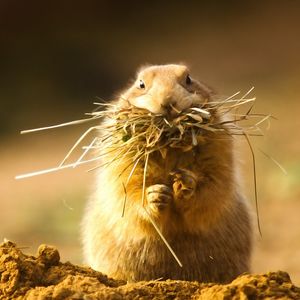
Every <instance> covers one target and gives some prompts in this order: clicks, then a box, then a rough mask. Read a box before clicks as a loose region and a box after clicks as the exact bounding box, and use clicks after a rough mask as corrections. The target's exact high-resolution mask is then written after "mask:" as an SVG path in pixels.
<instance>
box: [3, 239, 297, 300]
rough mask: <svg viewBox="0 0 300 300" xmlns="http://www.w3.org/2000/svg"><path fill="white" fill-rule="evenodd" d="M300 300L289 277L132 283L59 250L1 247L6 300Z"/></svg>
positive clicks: (276, 274)
mask: <svg viewBox="0 0 300 300" xmlns="http://www.w3.org/2000/svg"><path fill="white" fill-rule="evenodd" d="M266 298H267V299H300V288H299V287H296V286H295V285H293V284H292V282H291V280H290V277H289V275H288V274H287V273H285V272H282V271H278V272H270V273H267V274H262V275H250V274H244V275H241V276H239V277H238V278H236V279H235V280H234V281H232V282H231V283H230V284H226V285H219V284H213V283H200V282H186V281H177V280H176V281H175V280H167V281H148V282H137V283H126V282H124V281H120V280H114V279H111V278H108V277H107V276H106V275H104V274H102V273H100V272H96V271H94V270H92V269H91V268H86V267H79V266H76V265H73V264H71V263H69V262H67V263H61V262H60V256H59V252H58V250H57V249H55V248H54V247H52V246H47V245H41V246H40V247H39V249H38V254H37V256H36V257H35V256H29V255H25V254H24V253H22V251H21V249H20V248H18V247H17V246H16V244H14V243H12V242H5V243H3V244H2V245H1V246H0V299H40V300H44V299H87V300H89V299H266Z"/></svg>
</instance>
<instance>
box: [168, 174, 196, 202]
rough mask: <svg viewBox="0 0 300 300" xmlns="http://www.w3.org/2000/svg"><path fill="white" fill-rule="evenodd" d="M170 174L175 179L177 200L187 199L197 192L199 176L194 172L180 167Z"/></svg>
mask: <svg viewBox="0 0 300 300" xmlns="http://www.w3.org/2000/svg"><path fill="white" fill-rule="evenodd" d="M170 175H171V176H172V179H173V192H174V198H175V200H187V199H190V198H191V197H192V196H193V195H194V194H195V191H196V186H197V177H196V175H195V174H194V173H193V172H191V171H189V170H186V169H179V170H176V171H174V172H172V173H171V174H170Z"/></svg>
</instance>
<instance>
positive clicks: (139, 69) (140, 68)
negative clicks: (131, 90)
mask: <svg viewBox="0 0 300 300" xmlns="http://www.w3.org/2000/svg"><path fill="white" fill-rule="evenodd" d="M151 66H153V65H152V64H149V63H145V64H143V65H141V66H140V67H138V69H137V71H136V77H138V75H139V74H140V73H141V72H142V71H144V70H145V69H147V68H149V67H151Z"/></svg>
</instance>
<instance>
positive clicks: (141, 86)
mask: <svg viewBox="0 0 300 300" xmlns="http://www.w3.org/2000/svg"><path fill="white" fill-rule="evenodd" d="M139 87H140V89H144V88H145V87H146V86H145V82H144V81H143V80H142V79H140V81H139Z"/></svg>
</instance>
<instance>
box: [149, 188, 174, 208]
mask: <svg viewBox="0 0 300 300" xmlns="http://www.w3.org/2000/svg"><path fill="white" fill-rule="evenodd" d="M172 198H173V192H172V190H171V188H169V187H168V186H166V185H164V184H154V185H151V186H149V187H148V188H147V189H146V200H147V205H148V206H150V208H153V209H156V210H159V211H161V210H163V209H164V208H165V207H166V206H168V205H169V203H170V202H171V200H172Z"/></svg>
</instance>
